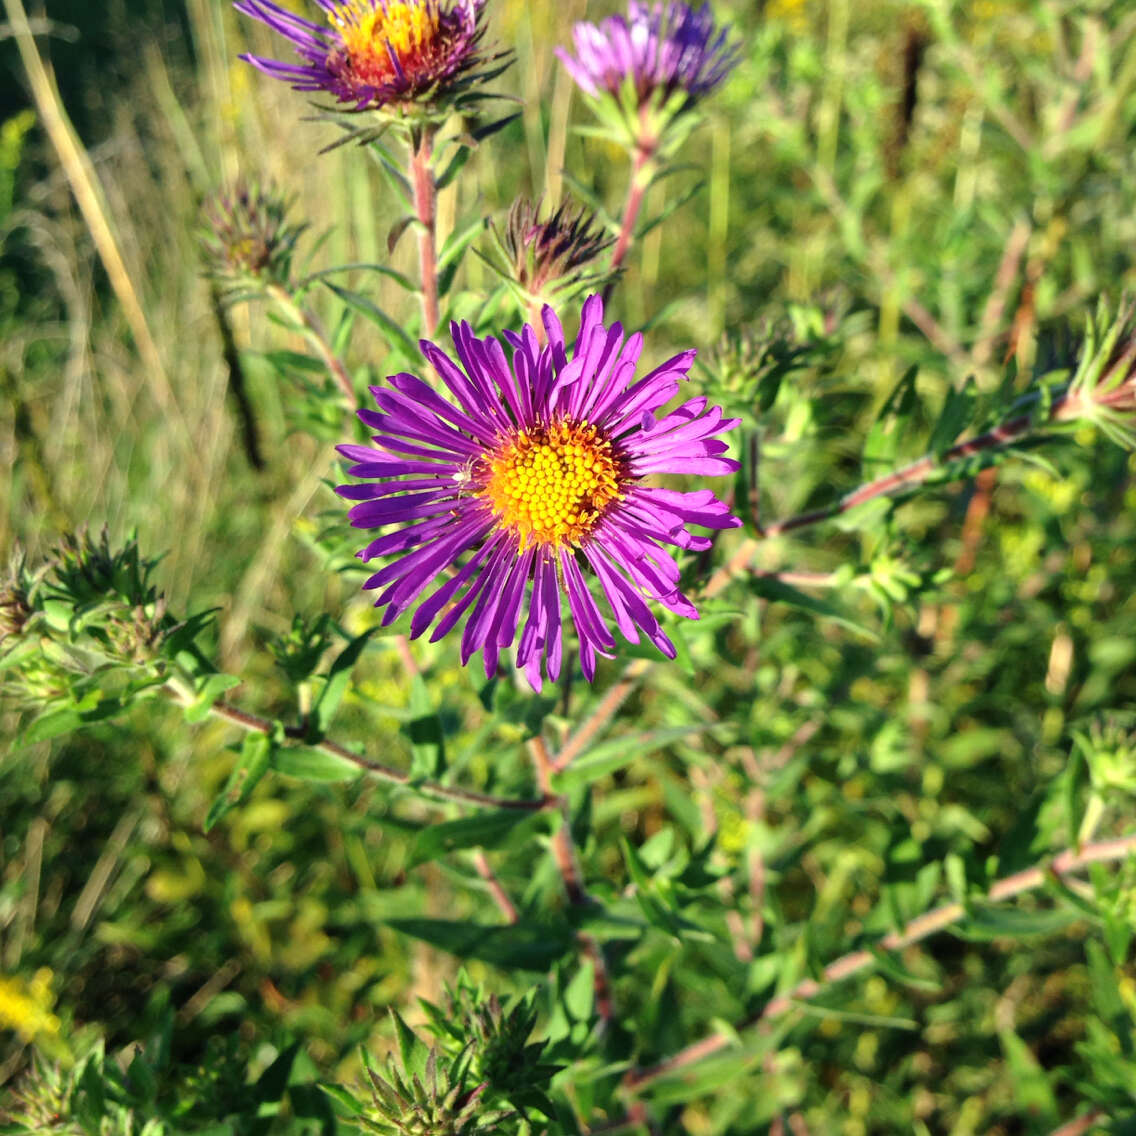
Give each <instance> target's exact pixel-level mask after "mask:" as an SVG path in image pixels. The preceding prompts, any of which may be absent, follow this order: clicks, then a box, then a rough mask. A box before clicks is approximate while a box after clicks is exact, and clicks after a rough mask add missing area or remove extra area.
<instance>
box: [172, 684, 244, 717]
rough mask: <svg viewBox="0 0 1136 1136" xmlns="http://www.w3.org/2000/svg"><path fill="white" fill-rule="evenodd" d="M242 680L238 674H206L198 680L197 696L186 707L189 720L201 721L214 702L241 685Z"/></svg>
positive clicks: (207, 714)
mask: <svg viewBox="0 0 1136 1136" xmlns="http://www.w3.org/2000/svg"><path fill="white" fill-rule="evenodd" d="M240 682H241V680H240V679H239V678H237V676H236V675H227V674H211V675H205V676H204V677H203V678H201V679H199V680H198V682H197V691H196V697H195V698H194V700H193V701H192V702H191V703H190V704H189V705H188V706H187V707H186V708H185V720H186V721H187V722H200V721H202V720H203V719H204V718H207V717H208V716H209V711H210V710H212V709H213V704H214V703H215V702H216V701H217V699H218V698H220V697H221V695H222V694H224V693H225V691H226V690H232V689H233V687H234V686H239V685H240Z"/></svg>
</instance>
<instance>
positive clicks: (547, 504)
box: [483, 421, 625, 548]
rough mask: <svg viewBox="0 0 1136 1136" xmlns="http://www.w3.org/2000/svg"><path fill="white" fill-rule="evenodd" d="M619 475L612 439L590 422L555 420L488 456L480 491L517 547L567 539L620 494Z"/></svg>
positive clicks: (580, 533) (582, 533) (580, 534)
mask: <svg viewBox="0 0 1136 1136" xmlns="http://www.w3.org/2000/svg"><path fill="white" fill-rule="evenodd" d="M624 478H625V475H624V471H623V468H622V463H621V461H620V459H619V457H618V456H617V455H616V454H615V453H614V452H613V451H612V445H611V442H609V441H608V440H607V439H606V438H604V437H602V436H599V434H598V431H597V430H596V428H595V426H591V425H589V424H588V423H586V422H571V421H560V422H553V423H552V424H551V425H549V426H535V427H533V428H532V429H530V430H525V431H523V432H522V433H520V434H517V435H516V436H515V437H514V438H512V439H510V441H509V442H508V443H507V444H506V445H505V446H503V447H502V448H501V449H500V450H498V451H497V453H496V454H494V455H493V456H492V457H491V458H488V459H487V460H486V463H485V469H484V473H483V484H484V490H483V492H484V494H485V496H486V497H487V498H488V499H489V501H490V503H491V504H492V506H493V510H494V512H495V513H496V514H497V517H498V519H499V520H500V523H501V524H502V525H503V526H505V527H507V528H511V529H513V530H514V531H515V532H516V533H517V535H518V536H519V537H520V541H521V547H522V548H524V547H526V546H527V545H529V544H570V543H573V542H576V541H579V540H582V539H583V538H584V537H586V536H587V535H588V534H589V533H590V532H591V531H592V529H594V528H595V527H596V525H597V524H598V523H599V520H600V518H601V517H602V516H603V513H604V510H605V509H606V508H607V506H608V505H609V504H611V502H612V501H616V500H618V499H619V498H620V497H621V496H622V494H623V481H624Z"/></svg>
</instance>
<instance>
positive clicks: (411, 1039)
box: [360, 1010, 513, 1136]
mask: <svg viewBox="0 0 1136 1136" xmlns="http://www.w3.org/2000/svg"><path fill="white" fill-rule="evenodd" d="M391 1016H392V1018H393V1019H394V1022H395V1027H396V1030H397V1033H398V1040H399V1055H400V1058H401V1061H396V1060H395V1058H393V1057H391V1058H389V1059H388V1060H387V1062H386V1066H385V1068H384V1070H383V1074H384V1075H380V1074H379V1073H378V1071H376V1070H375V1069H374V1068H373V1067H372V1065H371V1063H370V1061H368V1060H366V1055H365V1054H364V1059H365V1065H366V1070H367V1078H368V1080H369V1082H370V1086H369V1087H370V1090H371V1099H372V1107H371V1108H370V1109H368V1110H367V1111H366V1113H365V1114H364V1115H363V1116H362V1117H360V1119H361V1120H362V1121H363V1123H364V1124H365V1125H366V1126H367V1128H368V1129H369V1130H370V1131H372V1132H382V1133H391V1134H397V1136H490V1134H492V1133H497V1132H500V1131H502V1127H501V1126H502V1123H503V1122H504V1121H506V1120H508V1119H509V1118H510V1117H511V1116H512V1115H513V1114H512V1112H511V1111H509V1110H501V1109H489V1108H486V1107H485V1105H484V1103H483V1102H482V1099H481V1098H482V1095H483V1094H484V1092H485V1090H486V1088H487V1087H488V1086H487V1084H486V1083H485V1082H484V1081H482V1082H481V1083H480V1084H474V1083H473V1082H474V1078H473V1077H472V1075H471V1069H470V1061H469V1050H468V1048H467V1049H466V1050H463V1052H462V1053H460V1054H459V1055H458V1056H457V1057H456V1058H453V1059H450V1058H448V1057H445V1056H441V1055H439V1052H438V1050H437V1049H427V1047H426V1046H425V1044H424V1043H423V1042H422V1041H421V1040H419V1039H418V1038H417V1037H416V1036H415V1035H414V1034H413V1033H412V1032H411V1030H410V1029H409V1027H408V1026H407V1025H406V1023H405V1022H404V1021H403V1020H402V1018H400V1017H399V1016H398V1014H397V1013H395V1012H394V1011H393V1010H392V1011H391Z"/></svg>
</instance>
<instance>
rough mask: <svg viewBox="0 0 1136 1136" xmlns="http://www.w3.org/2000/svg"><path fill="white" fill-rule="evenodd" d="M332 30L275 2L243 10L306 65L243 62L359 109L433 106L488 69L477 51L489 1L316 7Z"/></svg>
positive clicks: (330, 2)
mask: <svg viewBox="0 0 1136 1136" xmlns="http://www.w3.org/2000/svg"><path fill="white" fill-rule="evenodd" d="M316 3H318V4H319V6H320V7H321V8H322V9H323V10H324V12H325V13H326V15H327V25H326V26H323V25H320V24H316V23H313V22H312V21H311V20H306V19H303V18H302V17H300V16H297V15H294V14H293V13H292V12H289V11H287V10H286V9H284V8H282V7H280V5H279V4H274V3H273V2H272V0H239V3H237V4H236V5H235V7H236V9H237V11H239V12H243V13H244V14H245V15H246V16H252V17H253V18H254V19H257V20H260V21H261V22H262V23H265V24H267V25H268V26H269V27H270V28H272V30H273V31H275V32H279V33H280V35H282V36H283V37H284V38H285V39H287V40H288V41H289V42H291V44H292V45H293V46H294V47H295V49H296V53H297V54H298V55H299V56H300V57H301V59H302V60H304V62H302V63H282V62H280V61H279V60H276V59H266V58H264V57H262V56H259V55H243V56H241V58H242V59H246V60H248V62H249V63H251V64H253V65H254V66H255V67H259V68H260V70H261V71H264V72H265V73H266V74H268V75H271V76H273V77H274V78H276V79H283V80H284V81H286V82H288V83H291V85H292V86H293V87H294V88H295V89H296V90H299V91H326V92H327V93H328V94H330V95H333V96H334V97H335V98H336V99H337V100H338V101H339V102H341V103H353V104H354V107H353V109H355V110H365V109H368V108H371V109H378V108H381V107H384V106H386V105H387V104H390V103H403V102H410V101H414V100H421V99H429V98H431V97H432V96H434V95H435V94H438V93H440V92H441V91H443V90H444V89H445V88H447V87H451V86H453V85H454V84H456V83H457V82H458V81H459V79H460V78H461V77H462V76H464V75H466V73H467V72H469V71H470V70H472V69H473V68H474V67H476V66H477V65H478V64H479V63H482V62H484V60H483V57H482V55H481V53H480V52H479V50H478V47H479V43H480V40H481V37H482V35H483V34H484V27H483V25H482V21H481V15H482V8H483V7H484V4H485V0H453V3H450V4H443V2H442V0H316Z"/></svg>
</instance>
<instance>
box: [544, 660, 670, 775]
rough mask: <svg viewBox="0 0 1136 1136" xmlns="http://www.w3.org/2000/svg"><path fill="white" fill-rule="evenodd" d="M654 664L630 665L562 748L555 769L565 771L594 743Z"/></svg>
mask: <svg viewBox="0 0 1136 1136" xmlns="http://www.w3.org/2000/svg"><path fill="white" fill-rule="evenodd" d="M653 665H654V664H653V663H651V662H650V661H648V660H647V659H635V660H634V661H632V662H630V663H628V664H627V666H626V668H625V669H624V671H623V677H622V678H621V679H620V680H619V681H618V682H617V683H616V684H615V685H614V686H611V687H609V688H608V690H607V692H606V693H605V694H604V696H603V698H601V699H600V700H599V702H598V703H597V704H596V707H595V709H594V710H593V711H592V712H591V713H590V714H589V715H588V716H587V718H585V719H584V720H583V722H581V723H580V725H579V726H577V727H576V730H575V732H574V733H573V734H572V736H571V737H570V738H569V739H568V741H567V742H565V743H564V745H563V746H561V747H560V752H559V753H558V754H557V755H556V759H555V761H553V762H552V766H553V769H557V770H559V769H563V768H565V766H567V765H570V764H571V763H572V761H574V760H575V759H576V758H577V757H579V756H580V754H581V753H583V751H584V750H585V749H586V748H587V747H588V746H589V745H590V744H591V742H592V739H593V738H595V736H596V735H597V734H598V733H599V732H600V731H601V730H602V729H603V728H604V726H606V725H607V724H608V722H610V721H611V720H612V718H614V717H615V714H616V711H617V710H618V709H619V708H620V706H622V705H623V703H624V701H625V700H626V699H627V697H628V696H629V695H630V694H631V692H632V691H633V690H634V689H635V686H636V684H637V683H638V682H639V680H640V679H641V678H642V677H643V676H644V675H645V674H646V673H647V672H648V671H649V670H650V669H651V667H652V666H653Z"/></svg>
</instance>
